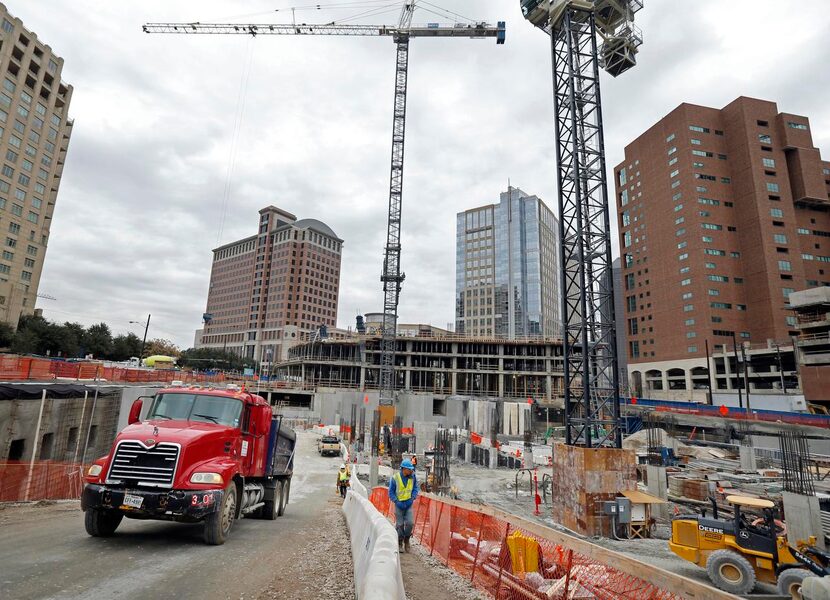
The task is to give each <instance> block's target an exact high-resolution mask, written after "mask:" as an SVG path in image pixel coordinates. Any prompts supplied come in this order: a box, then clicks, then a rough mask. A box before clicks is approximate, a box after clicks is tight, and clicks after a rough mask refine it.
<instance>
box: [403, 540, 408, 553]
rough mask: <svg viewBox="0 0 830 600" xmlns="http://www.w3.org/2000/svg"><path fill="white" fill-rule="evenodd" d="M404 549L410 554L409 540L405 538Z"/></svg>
mask: <svg viewBox="0 0 830 600" xmlns="http://www.w3.org/2000/svg"><path fill="white" fill-rule="evenodd" d="M403 547H404V552H409V538H404V541H403Z"/></svg>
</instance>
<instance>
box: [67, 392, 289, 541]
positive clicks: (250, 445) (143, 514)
mask: <svg viewBox="0 0 830 600" xmlns="http://www.w3.org/2000/svg"><path fill="white" fill-rule="evenodd" d="M145 401H147V402H149V403H150V407H149V410H148V411H147V416H146V418H145V419H144V420H140V418H139V417H140V414H141V411H142V407H143V404H144V402H145ZM295 446H296V436H295V434H294V431H293V430H292V429H290V428H288V427H285V426H283V424H282V421H281V418H280V417H279V416H274V415H273V414H272V410H271V406H269V404H268V403H267V402H266V401H265V400H264V399H263V398H262V397H260V396H257V395H255V394H251V393H249V392H246V391H241V390H239V389H238V388H234V387H232V386H229V389H223V390H217V389H201V388H194V387H190V388H188V387H177V388H168V389H162V390H159V391H158V393H156V395H155V396H152V397H148V398H139V399H138V400H136V401H135V403H134V404H133V406H132V408H131V410H130V417H129V424H128V425H127V427H125V428H124V430H123V431H121V432H120V433H119V434H118V436H117V437H116V439H115V442H113V445H112V449H111V450H110V452H109V454H107V455H106V456H102V457H101V458H99V459H98V460H96V461H95V463H94V464H93V465H92V466H91V467H90V468H89V471H88V472H87V475H86V484H85V486H84V491H83V494H82V496H81V508H82V509H83V510H84V513H85V514H84V518H85V521H84V522H85V526H86V531H87V533H89V535H91V536H96V537H104V536H110V535H112V534H113V533H114V532H115V530H116V529H117V527H118V525H119V524H120V523H121V520H122V519H123V518H124V517H127V518H129V519H156V520H166V521H179V522H184V523H195V522H199V521H203V522H204V538H205V542H207V543H208V544H223V543H224V542H225V540H226V539H227V537H228V534H229V532H230V530H231V526H232V525H233V522H234V521H235V520H236V519H238V518H240V517H242V516H243V515H245V516H248V517H256V518H261V519H275V518H277V517H278V516H281V515H282V514H283V511H284V510H285V507H286V505H287V504H288V496H289V492H290V489H291V475H292V472H293V464H294V449H295Z"/></svg>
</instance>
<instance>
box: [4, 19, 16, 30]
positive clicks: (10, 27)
mask: <svg viewBox="0 0 830 600" xmlns="http://www.w3.org/2000/svg"><path fill="white" fill-rule="evenodd" d="M3 31H5V32H6V33H11V32H12V31H14V25H13V24H12V22H11V21H9V20H8V19H3Z"/></svg>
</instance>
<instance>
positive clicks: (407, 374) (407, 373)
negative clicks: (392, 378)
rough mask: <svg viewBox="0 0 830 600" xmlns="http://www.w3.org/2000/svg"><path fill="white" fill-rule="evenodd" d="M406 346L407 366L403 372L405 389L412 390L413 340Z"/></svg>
mask: <svg viewBox="0 0 830 600" xmlns="http://www.w3.org/2000/svg"><path fill="white" fill-rule="evenodd" d="M404 347H405V348H406V368H405V369H404V372H403V389H405V390H411V389H412V371H411V368H412V354H410V352H412V342H407V343H406V345H405V346H404Z"/></svg>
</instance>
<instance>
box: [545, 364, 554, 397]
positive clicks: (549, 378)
mask: <svg viewBox="0 0 830 600" xmlns="http://www.w3.org/2000/svg"><path fill="white" fill-rule="evenodd" d="M545 362H546V363H547V371H548V374H547V375H545V388H547V393H546V394H545V400H547V401H548V402H550V401H551V400H553V391H552V390H551V387H553V376H552V375H551V374H550V360H547V361H545Z"/></svg>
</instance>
